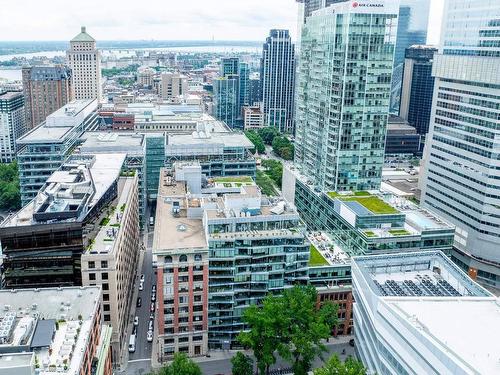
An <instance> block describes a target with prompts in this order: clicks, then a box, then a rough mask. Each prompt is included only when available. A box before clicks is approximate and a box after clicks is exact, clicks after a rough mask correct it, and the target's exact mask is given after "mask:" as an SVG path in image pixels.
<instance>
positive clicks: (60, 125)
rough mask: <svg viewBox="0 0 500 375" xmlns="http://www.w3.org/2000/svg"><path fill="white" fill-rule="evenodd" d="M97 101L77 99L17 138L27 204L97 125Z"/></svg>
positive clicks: (23, 198)
mask: <svg viewBox="0 0 500 375" xmlns="http://www.w3.org/2000/svg"><path fill="white" fill-rule="evenodd" d="M97 104H98V103H97V100H74V101H72V102H70V103H68V104H66V105H65V106H64V107H62V108H60V109H58V110H57V111H55V112H54V113H52V114H51V115H49V116H47V119H46V120H45V121H44V122H42V123H41V124H40V125H38V126H37V127H35V128H34V129H32V130H30V131H29V132H28V133H26V134H25V135H24V136H23V137H21V138H20V139H19V140H18V141H17V144H18V147H19V149H20V150H19V152H18V154H17V162H18V165H19V184H20V189H21V202H22V204H23V205H26V204H27V203H28V202H29V201H31V200H32V199H33V198H35V196H36V195H37V193H38V191H39V190H40V189H41V188H42V186H43V185H44V184H45V182H46V181H47V179H48V178H49V177H50V176H51V175H52V173H53V172H55V171H56V170H57V169H58V168H59V167H60V166H61V165H62V164H63V163H64V161H65V160H66V159H67V158H68V157H69V155H70V154H71V153H72V151H73V149H74V148H75V147H76V146H77V144H78V142H79V137H80V136H81V135H82V134H83V132H85V131H87V130H93V129H96V128H97V113H96V110H97Z"/></svg>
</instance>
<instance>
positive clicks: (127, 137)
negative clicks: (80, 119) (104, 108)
mask: <svg viewBox="0 0 500 375" xmlns="http://www.w3.org/2000/svg"><path fill="white" fill-rule="evenodd" d="M81 138H82V139H83V140H84V142H83V144H82V145H81V146H80V151H81V152H82V153H93V152H126V153H127V154H130V153H144V134H138V133H135V132H126V131H120V132H119V133H110V132H85V133H84V134H83V135H82V137H81Z"/></svg>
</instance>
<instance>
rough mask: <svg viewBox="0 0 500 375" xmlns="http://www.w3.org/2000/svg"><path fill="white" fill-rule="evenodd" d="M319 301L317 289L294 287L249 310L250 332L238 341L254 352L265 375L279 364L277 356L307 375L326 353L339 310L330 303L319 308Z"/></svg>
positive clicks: (248, 322) (271, 296) (298, 373)
mask: <svg viewBox="0 0 500 375" xmlns="http://www.w3.org/2000/svg"><path fill="white" fill-rule="evenodd" d="M316 301H317V293H316V289H315V288H314V287H313V286H294V287H293V288H291V289H287V290H285V291H284V292H283V294H282V295H281V296H276V295H268V296H267V297H266V298H265V299H264V301H263V303H262V306H255V305H253V306H251V307H249V308H248V309H247V310H245V312H244V314H243V320H244V321H245V322H246V323H247V324H248V327H249V331H247V332H242V333H241V334H240V335H239V336H238V340H239V341H240V342H241V343H242V344H243V345H244V346H245V347H248V348H251V349H252V350H253V352H254V356H255V358H256V359H257V368H258V370H259V372H260V373H261V374H262V373H265V372H267V371H268V370H269V367H270V366H271V365H273V364H274V363H275V362H276V357H275V356H276V354H279V355H280V356H281V357H283V358H284V359H285V360H287V361H288V362H290V363H291V364H292V367H293V370H294V374H295V375H304V374H307V372H308V371H309V370H310V369H311V365H312V362H313V361H314V359H315V358H316V357H318V356H320V357H321V355H322V354H323V353H324V352H325V351H326V347H325V345H324V344H323V340H324V339H326V338H328V337H330V334H331V332H332V330H333V327H334V326H335V325H336V324H337V311H338V307H337V306H336V305H333V304H332V303H331V302H326V303H324V304H323V305H322V306H321V308H319V309H317V307H316Z"/></svg>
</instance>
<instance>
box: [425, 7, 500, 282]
mask: <svg viewBox="0 0 500 375" xmlns="http://www.w3.org/2000/svg"><path fill="white" fill-rule="evenodd" d="M498 19H500V6H499V3H498V1H495V0H490V1H484V0H462V1H449V0H448V1H446V3H445V9H444V17H443V20H444V21H443V28H442V34H441V44H440V47H439V52H438V53H437V54H435V55H434V64H433V69H432V75H433V76H435V85H434V95H433V103H432V110H431V119H430V129H429V134H428V136H427V141H426V149H425V152H424V159H425V164H424V174H423V176H422V187H423V188H422V199H421V201H422V205H423V206H424V207H426V208H428V209H430V210H433V211H435V212H436V213H438V214H439V215H440V216H442V217H444V218H445V219H447V220H448V221H450V222H451V223H453V224H454V225H456V227H457V230H456V234H455V245H454V247H455V252H454V254H453V259H454V260H455V261H456V262H457V263H458V264H460V266H461V267H462V268H463V269H465V270H469V274H470V275H471V276H472V277H476V276H477V279H478V281H480V282H482V283H486V284H488V285H491V286H494V287H496V288H499V289H500V246H499V243H500V194H499V191H500V157H499V154H500V142H499V139H500V127H499V119H500V24H499V22H498Z"/></svg>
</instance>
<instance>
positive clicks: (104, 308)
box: [102, 303, 109, 311]
mask: <svg viewBox="0 0 500 375" xmlns="http://www.w3.org/2000/svg"><path fill="white" fill-rule="evenodd" d="M102 309H103V310H104V311H109V304H107V303H105V304H103V306H102Z"/></svg>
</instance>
